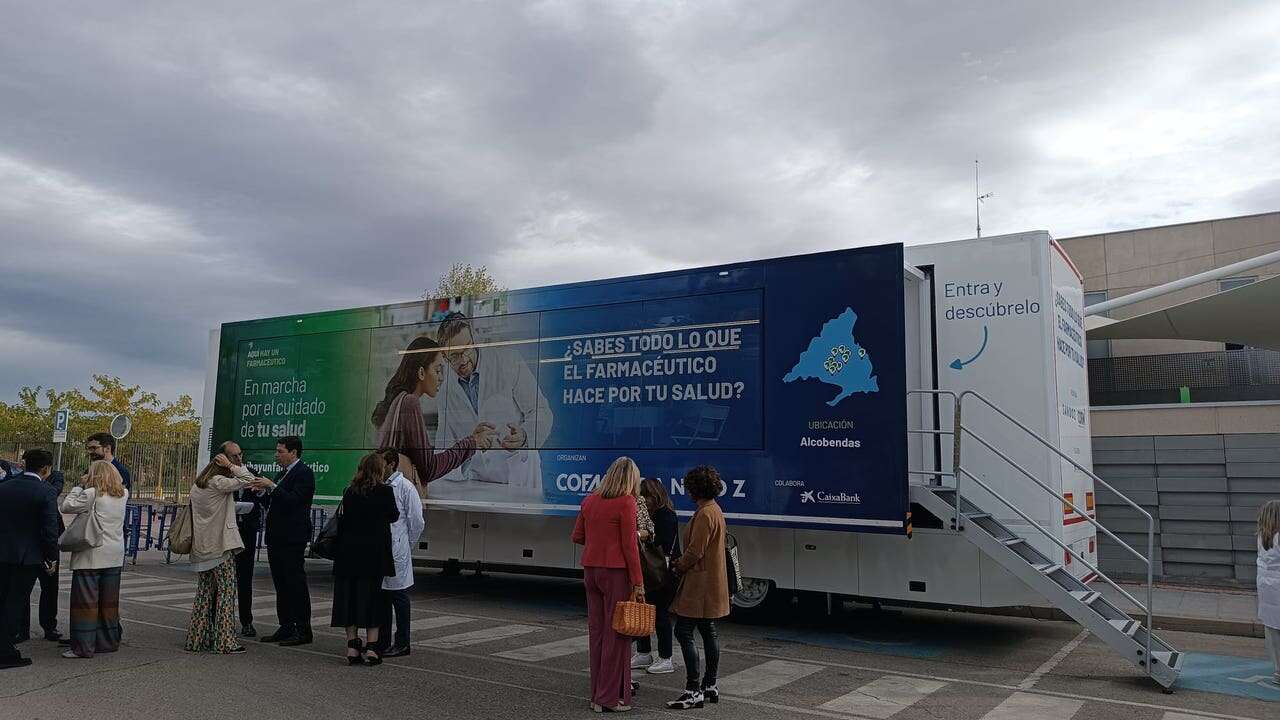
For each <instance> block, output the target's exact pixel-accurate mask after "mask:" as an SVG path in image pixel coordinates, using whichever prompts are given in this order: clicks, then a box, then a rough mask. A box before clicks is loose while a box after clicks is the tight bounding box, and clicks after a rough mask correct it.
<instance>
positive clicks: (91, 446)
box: [84, 445, 102, 452]
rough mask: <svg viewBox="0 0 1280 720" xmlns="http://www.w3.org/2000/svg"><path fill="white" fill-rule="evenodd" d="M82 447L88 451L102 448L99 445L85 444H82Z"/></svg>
mask: <svg viewBox="0 0 1280 720" xmlns="http://www.w3.org/2000/svg"><path fill="white" fill-rule="evenodd" d="M84 449H85V450H89V451H90V452H92V451H94V450H101V449H102V446H101V445H85V446H84Z"/></svg>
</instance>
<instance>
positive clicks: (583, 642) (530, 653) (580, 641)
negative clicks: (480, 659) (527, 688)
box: [494, 635, 589, 662]
mask: <svg viewBox="0 0 1280 720" xmlns="http://www.w3.org/2000/svg"><path fill="white" fill-rule="evenodd" d="M588 642H589V638H588V636H586V635H579V636H577V637H571V638H567V639H565V640H556V641H555V642H549V643H543V644H541V645H530V646H529V647H526V648H520V649H519V650H508V651H506V652H500V653H494V655H495V656H497V657H500V658H506V659H508V660H523V661H524V662H541V661H543V660H550V659H551V658H558V657H563V656H565V655H573V654H576V653H580V652H586V651H587V644H588Z"/></svg>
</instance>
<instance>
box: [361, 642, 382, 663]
mask: <svg viewBox="0 0 1280 720" xmlns="http://www.w3.org/2000/svg"><path fill="white" fill-rule="evenodd" d="M364 664H365V665H381V664H382V655H380V654H378V651H377V650H374V649H373V646H369V647H366V648H365V651H364Z"/></svg>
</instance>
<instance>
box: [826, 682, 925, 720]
mask: <svg viewBox="0 0 1280 720" xmlns="http://www.w3.org/2000/svg"><path fill="white" fill-rule="evenodd" d="M946 686H947V684H946V683H944V682H938V681H937V680H921V679H920V678H912V677H903V676H901V675H886V676H884V677H882V678H877V679H875V680H872V681H871V682H869V683H867V684H866V685H863V686H862V687H860V688H858V689H857V690H854V691H853V692H851V693H849V694H848V695H842V696H840V697H838V698H836V699H835V700H832V701H831V702H828V703H823V704H822V705H820V706H819V707H821V708H822V709H823V710H834V711H835V712H842V713H850V714H853V715H863V716H866V717H873V718H887V717H890V716H891V715H893V714H894V713H896V712H898V711H899V710H902V709H904V708H907V707H910V706H911V705H914V704H915V703H917V702H919V701H920V700H923V699H924V698H926V697H928V696H929V694H930V693H934V692H937V691H938V690H941V689H942V688H944V687H946Z"/></svg>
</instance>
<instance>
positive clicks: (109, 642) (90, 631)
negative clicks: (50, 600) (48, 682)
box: [61, 460, 129, 658]
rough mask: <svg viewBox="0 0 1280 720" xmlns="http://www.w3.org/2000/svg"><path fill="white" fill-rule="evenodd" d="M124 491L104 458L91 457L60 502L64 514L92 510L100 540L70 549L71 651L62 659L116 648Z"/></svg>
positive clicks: (112, 467)
mask: <svg viewBox="0 0 1280 720" xmlns="http://www.w3.org/2000/svg"><path fill="white" fill-rule="evenodd" d="M128 501H129V491H128V490H125V488H124V481H123V480H121V479H120V473H119V472H118V471H117V470H116V469H115V466H113V465H112V464H111V463H109V462H107V461H106V460H94V461H93V462H92V463H90V464H89V472H88V474H86V475H85V476H84V477H83V478H81V479H80V484H79V485H77V486H76V487H73V488H71V492H69V493H67V496H66V497H65V498H63V500H62V508H61V509H62V512H64V513H66V514H68V515H79V514H82V513H92V514H93V516H94V518H96V520H97V521H98V522H99V523H100V524H101V527H102V544H101V545H99V546H98V547H95V548H89V549H88V550H82V551H80V552H73V553H71V649H70V650H67V651H66V652H64V653H62V657H64V658H91V657H93V655H94V653H100V652H115V651H116V650H119V649H120V568H121V567H122V566H123V565H124V510H125V505H126V503H128Z"/></svg>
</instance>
